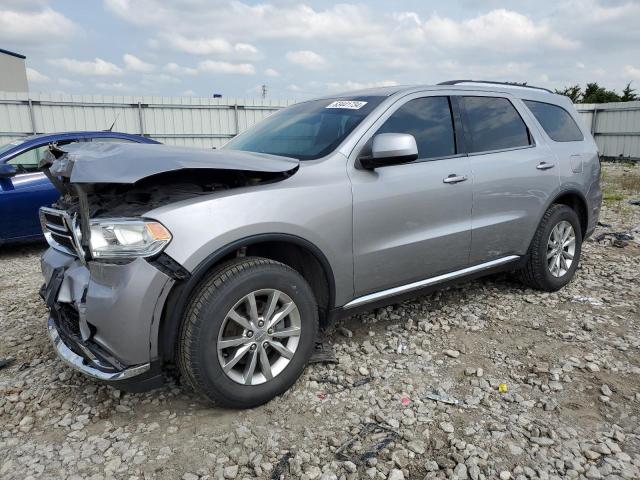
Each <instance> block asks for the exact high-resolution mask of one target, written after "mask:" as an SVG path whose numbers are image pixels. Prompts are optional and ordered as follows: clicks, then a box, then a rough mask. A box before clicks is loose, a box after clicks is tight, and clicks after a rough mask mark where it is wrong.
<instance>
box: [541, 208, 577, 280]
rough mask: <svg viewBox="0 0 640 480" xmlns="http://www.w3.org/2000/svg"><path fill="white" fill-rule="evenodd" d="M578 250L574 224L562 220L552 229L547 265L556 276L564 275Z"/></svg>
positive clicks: (548, 243) (548, 244)
mask: <svg viewBox="0 0 640 480" xmlns="http://www.w3.org/2000/svg"><path fill="white" fill-rule="evenodd" d="M575 252H576V233H575V230H574V229H573V226H572V225H571V224H570V223H569V222H567V221H566V220H562V221H561V222H559V223H558V224H556V226H555V227H553V229H552V230H551V233H550V234H549V240H548V241H547V267H548V268H549V272H550V273H551V275H553V276H554V277H556V278H560V277H562V276H564V275H565V274H566V273H567V272H568V271H569V269H570V268H571V265H572V264H573V257H574V255H575Z"/></svg>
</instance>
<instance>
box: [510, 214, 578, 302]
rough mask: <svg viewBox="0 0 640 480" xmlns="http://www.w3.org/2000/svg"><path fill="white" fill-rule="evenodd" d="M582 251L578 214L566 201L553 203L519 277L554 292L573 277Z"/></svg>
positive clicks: (537, 286) (541, 223)
mask: <svg viewBox="0 0 640 480" xmlns="http://www.w3.org/2000/svg"><path fill="white" fill-rule="evenodd" d="M581 251H582V231H581V229H580V220H579V219H578V215H577V214H576V212H575V211H574V210H573V209H572V208H570V207H568V206H566V205H559V204H554V205H551V207H549V209H548V210H547V211H546V212H545V214H544V216H543V217H542V220H541V221H540V225H539V226H538V230H536V233H535V235H534V237H533V241H532V242H531V246H530V247H529V252H528V258H527V263H526V265H525V266H524V268H523V269H522V270H521V271H520V278H521V279H522V281H523V282H524V283H525V284H526V285H528V286H530V287H533V288H536V289H539V290H544V291H547V292H555V291H556V290H559V289H560V288H562V287H564V286H565V285H566V284H567V283H569V282H570V281H571V279H572V278H573V276H574V274H575V272H576V269H577V268H578V262H579V261H580V253H581Z"/></svg>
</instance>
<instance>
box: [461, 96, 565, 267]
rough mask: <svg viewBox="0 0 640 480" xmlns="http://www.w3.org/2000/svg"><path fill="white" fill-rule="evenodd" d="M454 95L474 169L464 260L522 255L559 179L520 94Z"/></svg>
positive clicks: (471, 263)
mask: <svg viewBox="0 0 640 480" xmlns="http://www.w3.org/2000/svg"><path fill="white" fill-rule="evenodd" d="M459 101H460V104H461V106H462V111H463V122H464V130H465V143H466V145H467V147H468V151H469V160H470V163H471V170H472V172H473V214H472V241H471V255H470V257H469V263H470V265H474V264H479V263H484V262H487V261H490V260H495V259H498V258H503V257H506V256H510V255H523V254H525V253H526V251H527V249H528V246H529V242H530V241H531V238H532V237H533V233H534V232H535V229H536V228H537V224H538V221H539V219H540V217H541V215H542V209H543V208H544V206H545V205H546V203H547V200H548V199H549V197H550V196H551V195H552V194H553V193H554V192H555V191H557V188H558V186H559V183H560V180H559V175H558V169H557V168H555V164H554V157H553V155H552V153H551V151H550V149H549V147H548V145H547V144H546V143H545V141H544V140H543V138H542V135H541V133H540V131H539V130H538V129H537V127H535V126H533V125H532V123H533V122H531V120H530V117H529V116H528V114H527V112H526V110H525V107H524V105H523V104H522V102H521V101H520V100H517V99H513V98H511V96H509V95H506V94H505V95H504V96H501V95H500V94H494V93H491V94H485V93H478V94H473V95H465V96H461V97H459ZM525 119H528V120H529V124H528V123H527V122H526V121H525Z"/></svg>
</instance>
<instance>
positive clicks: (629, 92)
mask: <svg viewBox="0 0 640 480" xmlns="http://www.w3.org/2000/svg"><path fill="white" fill-rule="evenodd" d="M635 91H636V89H635V88H631V82H629V83H627V86H626V87H624V90H622V96H621V97H620V101H621V102H631V101H633V100H640V98H638V95H636V94H635V93H633V92H635Z"/></svg>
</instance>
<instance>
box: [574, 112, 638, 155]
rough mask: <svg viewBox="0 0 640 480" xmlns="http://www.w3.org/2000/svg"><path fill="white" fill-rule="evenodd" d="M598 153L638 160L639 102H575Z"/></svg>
mask: <svg viewBox="0 0 640 480" xmlns="http://www.w3.org/2000/svg"><path fill="white" fill-rule="evenodd" d="M576 109H577V110H578V112H579V113H580V118H581V119H582V121H583V122H584V124H585V126H586V127H587V128H588V129H590V130H591V133H592V134H593V136H594V138H595V139H596V143H597V144H598V150H599V151H600V154H601V155H603V156H604V157H607V158H610V159H612V158H620V157H622V158H623V159H631V160H636V161H638V160H640V101H635V102H623V103H622V102H615V103H591V104H587V103H584V104H577V105H576Z"/></svg>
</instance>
